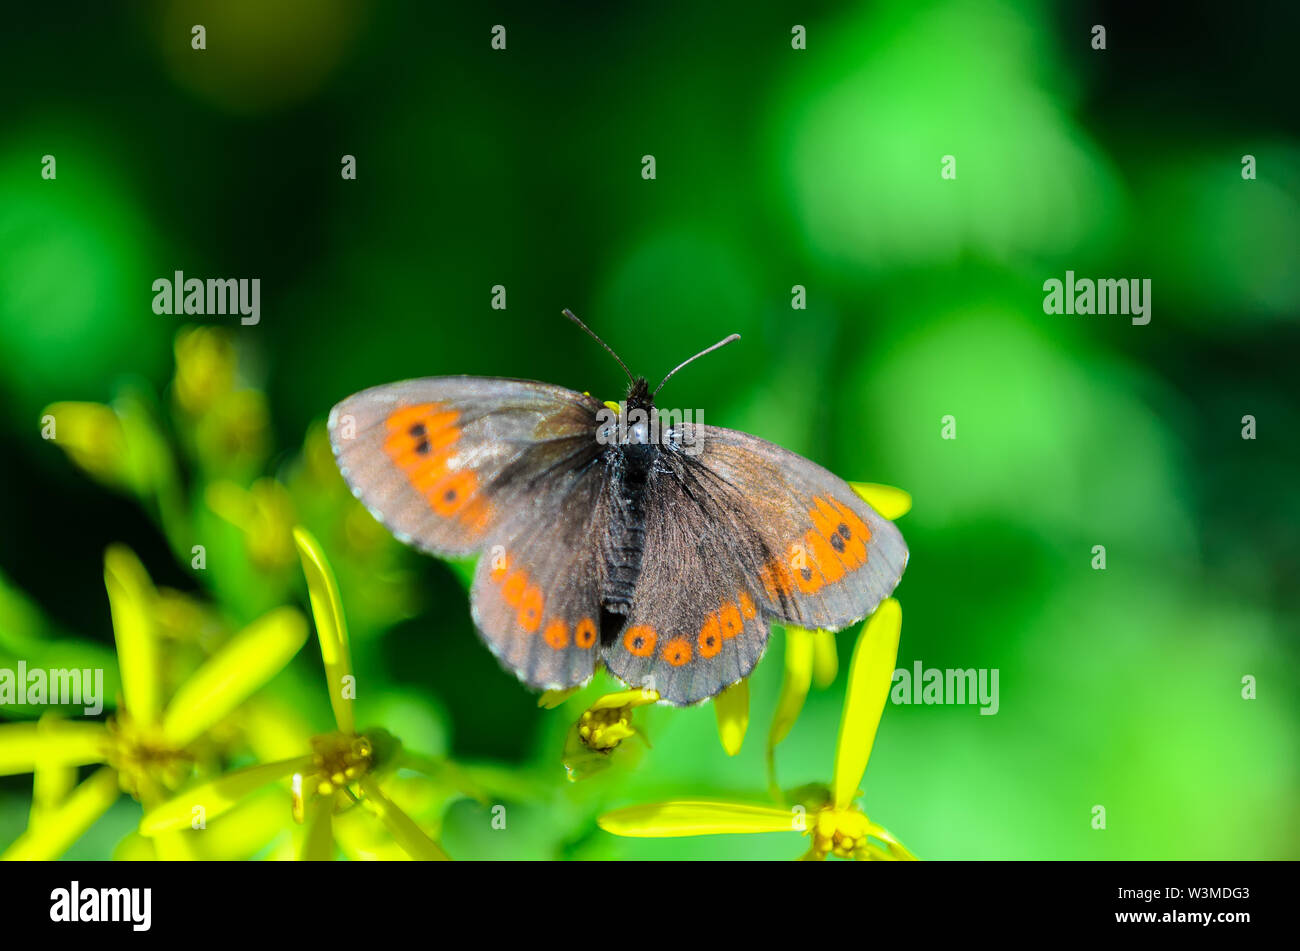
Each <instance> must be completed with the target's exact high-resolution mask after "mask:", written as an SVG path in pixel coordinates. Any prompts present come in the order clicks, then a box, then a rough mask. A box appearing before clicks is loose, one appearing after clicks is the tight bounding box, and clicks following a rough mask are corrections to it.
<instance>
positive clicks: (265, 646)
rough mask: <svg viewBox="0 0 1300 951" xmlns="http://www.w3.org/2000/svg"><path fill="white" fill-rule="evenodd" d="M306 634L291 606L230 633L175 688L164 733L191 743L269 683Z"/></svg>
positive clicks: (178, 742) (181, 742)
mask: <svg viewBox="0 0 1300 951" xmlns="http://www.w3.org/2000/svg"><path fill="white" fill-rule="evenodd" d="M306 639H307V623H306V621H305V620H304V619H303V616H302V615H301V614H299V613H298V612H297V611H296V610H294V609H293V608H277V609H276V610H274V611H271V612H270V613H269V614H266V615H264V616H263V617H261V618H259V619H258V620H256V621H254V622H253V623H252V624H250V625H248V627H246V628H244V629H243V630H242V631H240V632H239V633H238V634H236V635H235V636H234V637H232V638H231V639H230V640H229V641H228V642H227V643H226V644H225V645H223V646H222V648H221V649H220V650H219V651H217V653H215V654H213V655H212V656H211V657H209V658H208V659H207V660H206V661H204V663H203V665H202V666H201V667H199V669H198V670H196V671H194V673H192V674H190V676H189V677H188V678H187V679H186V681H185V683H183V684H181V686H180V687H179V688H178V689H177V691H176V695H175V696H174V697H173V698H172V702H171V703H170V704H169V705H168V707H167V711H166V712H165V713H164V714H163V734H164V735H165V736H166V737H167V739H168V740H169V741H170V742H171V743H172V744H173V745H174V746H176V747H183V746H186V745H188V744H189V743H190V742H191V741H192V740H194V739H195V738H196V737H197V736H198V735H199V734H200V733H202V732H203V731H204V730H206V729H208V727H210V726H212V725H213V724H214V723H216V722H217V721H218V720H220V719H221V718H222V717H224V716H226V715H227V714H228V713H230V711H231V710H233V709H234V708H235V707H237V706H239V704H241V703H243V702H244V701H245V700H246V699H248V697H249V696H250V695H252V693H253V692H254V691H256V690H258V689H259V688H261V687H263V686H265V685H266V684H267V683H268V682H269V681H270V680H271V678H272V677H274V676H275V675H276V674H277V673H279V672H280V670H281V669H282V668H283V667H284V665H285V664H287V663H288V662H289V660H290V658H292V657H293V655H294V654H296V653H298V649H299V648H301V647H302V645H303V641H305V640H306Z"/></svg>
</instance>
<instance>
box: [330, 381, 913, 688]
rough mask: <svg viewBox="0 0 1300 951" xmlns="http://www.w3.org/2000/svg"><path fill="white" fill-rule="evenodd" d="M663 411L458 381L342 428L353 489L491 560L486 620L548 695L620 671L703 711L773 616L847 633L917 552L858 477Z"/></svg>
mask: <svg viewBox="0 0 1300 951" xmlns="http://www.w3.org/2000/svg"><path fill="white" fill-rule="evenodd" d="M655 413H656V410H655V406H654V399H653V396H652V395H651V394H650V393H649V391H648V388H647V387H646V384H645V381H644V380H642V379H636V380H634V381H633V383H632V386H631V388H630V390H629V392H628V396H627V399H626V400H625V401H624V402H623V403H622V404H621V405H620V407H619V410H618V411H617V418H615V417H614V415H613V411H612V410H611V409H609V408H608V407H607V406H606V404H603V403H601V402H600V401H598V400H596V399H594V398H593V397H590V396H588V395H586V394H580V393H576V392H573V391H570V390H566V389H563V388H561V387H555V386H550V385H548V384H543V383H534V382H528V381H521V380H507V379H493V378H480V377H439V378H431V379H425V380H412V381H407V382H404V383H396V384H391V385H388V386H381V387H375V388H373V389H370V390H365V391H363V392H361V393H358V394H356V395H354V396H352V397H349V398H348V399H346V400H344V401H343V402H342V403H340V404H339V405H338V406H336V407H335V408H334V410H333V411H332V412H331V414H330V423H329V429H330V438H331V442H332V444H333V447H334V450H335V454H336V456H337V458H338V462H339V466H340V469H341V471H342V473H343V475H344V478H345V479H346V480H347V481H348V483H349V485H350V486H351V488H352V490H353V493H354V494H355V495H356V496H357V497H358V498H359V499H361V500H362V501H363V502H364V503H365V504H366V505H367V507H368V508H369V509H370V511H371V512H372V514H374V515H375V517H376V518H378V519H379V520H380V521H382V522H383V523H384V524H385V525H387V526H388V527H389V528H390V530H392V531H393V533H394V534H395V535H397V537H398V538H399V539H401V540H403V541H406V542H408V543H410V544H413V545H415V546H416V547H419V548H421V549H424V550H426V551H429V552H432V553H435V554H441V555H464V554H470V553H478V554H480V558H479V562H478V566H477V568H476V573H475V578H474V582H473V584H472V587H471V613H472V615H473V618H474V622H475V625H476V627H477V628H478V630H479V633H480V634H481V635H482V637H483V639H484V641H485V642H486V643H487V645H488V647H489V648H490V649H491V650H492V651H493V653H494V654H495V655H496V656H497V658H498V659H499V660H500V661H501V663H502V664H503V665H504V666H505V667H507V668H508V669H510V670H511V671H513V672H514V673H515V674H516V675H517V676H518V677H519V678H520V679H521V680H523V681H524V682H526V683H528V684H530V685H531V686H534V687H537V688H550V689H559V688H566V687H572V686H576V685H578V684H581V683H583V682H585V681H586V680H588V679H589V678H590V677H591V676H592V675H593V673H594V672H595V670H596V667H597V665H598V664H603V665H604V666H605V667H607V668H608V669H609V671H610V672H611V673H612V674H614V675H615V676H617V677H619V678H620V679H622V680H624V681H625V682H627V683H629V684H631V685H634V686H643V687H648V688H651V689H654V690H657V691H658V692H659V694H660V696H661V698H662V699H663V700H665V701H667V702H668V703H671V704H675V705H686V704H691V703H696V702H699V701H701V700H704V699H706V698H708V697H711V696H714V695H716V694H717V693H719V692H720V691H721V690H723V689H725V688H726V687H727V686H729V685H730V684H733V683H736V682H737V681H739V680H741V679H743V678H744V677H746V676H748V674H749V673H750V671H751V670H752V669H753V667H754V665H755V664H756V663H757V662H758V660H759V658H760V656H761V655H762V653H763V650H764V648H765V646H766V643H767V637H768V623H769V621H779V622H784V623H789V624H797V625H800V626H804V627H822V628H829V629H838V628H841V627H844V626H847V625H848V624H851V623H853V622H855V621H857V620H860V619H861V618H863V617H865V616H866V615H867V614H869V613H871V612H872V611H874V610H875V607H876V605H877V604H878V603H879V602H880V601H881V600H883V599H884V598H885V597H887V596H888V595H889V594H890V592H892V590H893V588H894V586H895V585H896V584H897V582H898V580H899V578H900V576H901V574H902V572H903V569H904V567H905V565H906V561H907V548H906V546H905V545H904V543H903V540H902V537H901V535H899V533H898V530H897V529H896V528H895V527H894V526H893V524H892V523H890V522H888V521H887V520H885V519H884V518H882V517H881V516H879V515H878V514H877V513H876V512H875V511H874V510H872V509H871V508H870V506H868V505H867V504H866V503H865V502H863V501H862V500H861V499H860V498H858V496H857V495H856V494H855V493H854V492H853V491H852V489H851V488H850V487H849V486H848V485H847V483H845V482H843V480H841V479H839V478H838V477H836V476H834V475H832V474H831V473H829V472H827V471H826V470H825V469H822V468H821V467H820V466H817V465H816V464H815V463H812V462H810V461H808V460H807V459H804V458H802V457H800V456H797V455H795V454H794V453H791V452H788V451H787V450H784V449H781V448H780V447H779V446H775V445H773V444H771V443H768V442H765V441H763V440H761V439H758V438H757V437H754V436H749V435H747V434H744V433H738V432H734V431H732V430H726V429H721V428H719V427H713V426H704V425H702V424H699V423H692V422H671V421H670V422H666V423H665V424H663V425H656V424H655V423H656V422H657V420H658V417H657V416H656V415H655Z"/></svg>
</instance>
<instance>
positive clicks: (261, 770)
mask: <svg viewBox="0 0 1300 951" xmlns="http://www.w3.org/2000/svg"><path fill="white" fill-rule="evenodd" d="M310 768H311V757H310V756H299V757H296V758H294V759H287V760H281V761H280V762H278V763H263V764H260V765H258V766H250V767H248V768H247V769H239V770H235V772H233V773H227V774H226V775H224V776H219V777H217V778H216V779H213V780H211V781H209V782H206V783H200V784H199V785H197V786H195V787H194V788H193V789H189V790H186V791H185V792H183V793H181V794H180V795H178V796H175V797H173V798H172V799H169V800H167V802H164V803H162V804H161V805H159V806H157V807H155V808H153V809H150V810H149V812H148V813H146V814H145V817H144V818H143V819H141V820H140V834H141V835H157V834H159V833H160V832H167V831H170V830H173V829H188V828H191V827H192V826H193V824H194V820H195V819H196V818H201V819H202V820H203V822H204V823H205V824H206V823H208V822H211V821H212V820H213V819H215V818H216V817H217V816H219V815H221V814H222V813H224V812H226V811H228V810H229V809H231V808H232V807H233V806H235V805H236V804H238V803H239V801H240V800H241V799H243V798H244V797H246V796H249V795H251V794H252V793H254V792H256V791H257V790H259V789H261V788H262V787H263V786H265V785H267V784H268V783H273V782H275V781H276V780H278V779H284V778H285V777H286V776H291V775H293V774H294V773H295V772H297V771H299V770H305V769H310Z"/></svg>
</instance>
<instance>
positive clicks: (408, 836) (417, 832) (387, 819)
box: [361, 776, 450, 862]
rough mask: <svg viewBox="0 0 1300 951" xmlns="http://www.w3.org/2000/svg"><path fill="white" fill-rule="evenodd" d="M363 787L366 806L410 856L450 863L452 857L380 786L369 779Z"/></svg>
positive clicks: (427, 860)
mask: <svg viewBox="0 0 1300 951" xmlns="http://www.w3.org/2000/svg"><path fill="white" fill-rule="evenodd" d="M361 788H362V789H363V790H364V791H365V794H366V803H367V804H368V805H369V807H370V809H371V810H372V811H373V812H375V813H376V814H377V815H378V816H379V818H380V820H381V821H382V822H383V823H384V825H385V826H387V827H388V831H389V832H390V833H391V834H392V836H393V839H394V841H396V842H397V844H398V845H400V846H401V847H402V851H404V852H405V853H406V854H407V855H409V856H410V857H411V858H413V859H418V860H420V861H423V862H447V861H450V856H448V855H447V853H446V852H444V851H443V850H442V847H441V846H439V845H438V843H437V842H434V841H433V839H431V838H429V837H428V836H427V835H425V834H424V831H423V830H422V829H421V828H420V827H419V826H417V825H416V824H415V820H414V819H412V818H411V817H410V816H408V815H407V814H406V813H405V812H403V811H402V810H401V809H400V808H399V807H398V805H397V804H396V803H395V802H393V801H392V800H391V799H389V798H388V797H387V796H385V795H384V794H383V792H382V791H381V790H380V788H379V784H378V783H376V782H375V781H374V780H373V779H371V778H370V777H369V776H367V777H366V778H365V779H363V780H361Z"/></svg>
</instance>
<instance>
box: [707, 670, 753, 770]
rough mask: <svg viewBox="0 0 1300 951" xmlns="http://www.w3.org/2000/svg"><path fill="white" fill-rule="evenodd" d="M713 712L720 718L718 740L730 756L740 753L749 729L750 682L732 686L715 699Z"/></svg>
mask: <svg viewBox="0 0 1300 951" xmlns="http://www.w3.org/2000/svg"><path fill="white" fill-rule="evenodd" d="M713 712H714V713H716V714H717V716H718V738H719V739H720V740H721V741H722V748H723V749H724V750H726V751H727V755H728V756H735V755H736V754H737V753H739V752H740V747H741V744H742V743H744V742H745V731H746V730H747V729H749V681H748V680H742V681H740V683H735V684H732V685H731V686H730V687H728V688H727V689H726V690H724V691H722V693H720V694H718V695H717V696H716V697H714V698H713Z"/></svg>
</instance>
